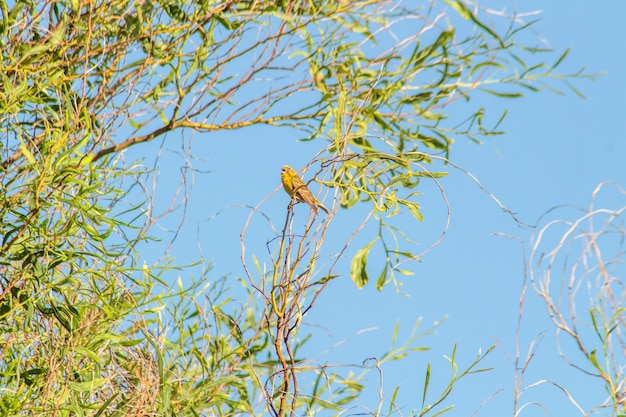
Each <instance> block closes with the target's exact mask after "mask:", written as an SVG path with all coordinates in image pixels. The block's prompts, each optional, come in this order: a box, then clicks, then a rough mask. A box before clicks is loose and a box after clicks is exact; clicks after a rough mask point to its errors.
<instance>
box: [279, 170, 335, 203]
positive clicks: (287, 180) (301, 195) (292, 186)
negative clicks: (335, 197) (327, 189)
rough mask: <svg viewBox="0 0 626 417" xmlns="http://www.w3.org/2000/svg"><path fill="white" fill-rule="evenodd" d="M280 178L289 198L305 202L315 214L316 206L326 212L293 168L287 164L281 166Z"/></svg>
mask: <svg viewBox="0 0 626 417" xmlns="http://www.w3.org/2000/svg"><path fill="white" fill-rule="evenodd" d="M280 179H281V180H282V181H283V187H284V188H285V191H286V192H287V194H289V195H290V196H291V198H293V199H294V200H296V201H298V202H305V203H307V204H308V205H309V206H311V209H312V210H313V211H314V212H315V214H317V208H318V207H319V208H321V209H322V210H324V211H325V212H326V214H328V209H327V208H326V207H324V205H323V204H322V203H320V202H319V201H317V198H315V197H314V196H313V194H311V190H309V187H307V186H306V184H305V183H304V181H302V179H301V178H300V177H299V176H298V174H297V173H296V171H294V170H293V168H291V167H290V166H288V165H285V166H283V169H282V170H281V171H280Z"/></svg>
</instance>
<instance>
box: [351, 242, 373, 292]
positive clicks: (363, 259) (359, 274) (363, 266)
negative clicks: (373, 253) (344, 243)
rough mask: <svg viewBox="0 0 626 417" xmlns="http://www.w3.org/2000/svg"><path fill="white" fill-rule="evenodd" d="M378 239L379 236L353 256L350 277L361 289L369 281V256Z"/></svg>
mask: <svg viewBox="0 0 626 417" xmlns="http://www.w3.org/2000/svg"><path fill="white" fill-rule="evenodd" d="M377 240H378V237H377V238H375V239H374V240H372V241H371V242H370V243H368V244H367V245H366V246H365V247H363V248H361V249H360V250H359V251H358V252H357V253H356V255H354V258H352V266H351V268H350V278H352V281H354V283H355V284H356V286H357V287H358V288H359V289H361V288H363V287H364V286H365V284H367V282H368V281H369V277H368V276H367V256H368V255H369V252H370V249H372V246H374V243H376V241H377Z"/></svg>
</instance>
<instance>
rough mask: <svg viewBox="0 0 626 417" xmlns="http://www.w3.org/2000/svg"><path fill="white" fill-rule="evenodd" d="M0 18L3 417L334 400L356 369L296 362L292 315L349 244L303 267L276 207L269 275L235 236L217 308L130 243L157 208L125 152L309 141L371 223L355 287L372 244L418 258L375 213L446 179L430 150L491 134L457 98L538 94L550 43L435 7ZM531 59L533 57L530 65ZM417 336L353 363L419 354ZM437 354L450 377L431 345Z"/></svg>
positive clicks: (231, 5)
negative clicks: (235, 273) (259, 140)
mask: <svg viewBox="0 0 626 417" xmlns="http://www.w3.org/2000/svg"><path fill="white" fill-rule="evenodd" d="M0 9H1V12H2V20H1V21H0V37H1V41H2V45H3V47H2V49H1V51H2V71H1V74H2V82H1V84H0V92H1V94H0V108H1V109H2V112H1V114H2V116H0V117H1V119H0V120H1V126H2V132H3V134H4V138H5V139H4V140H3V141H2V143H1V144H0V147H1V148H0V150H1V151H2V161H1V162H0V166H1V167H2V173H1V176H2V188H1V192H2V201H3V204H2V205H1V207H0V216H1V219H2V223H1V224H0V227H1V229H2V236H3V240H2V246H1V247H0V277H1V278H0V280H1V294H0V326H1V329H2V345H1V348H2V356H1V357H0V365H1V369H2V373H1V374H0V381H1V382H0V387H1V388H2V390H1V391H0V412H1V413H2V415H7V416H8V415H37V416H45V415H55V416H56V415H68V416H69V415H110V416H122V415H190V416H197V415H235V414H244V415H261V414H264V413H269V414H271V415H281V416H282V415H287V414H289V415H295V414H311V415H314V414H315V413H317V412H320V411H323V410H326V411H327V412H336V413H339V412H341V410H346V409H348V408H349V407H351V406H353V405H354V404H357V403H358V397H359V394H360V392H361V390H362V384H361V379H360V378H362V377H354V376H351V375H343V374H341V373H340V372H339V371H337V372H334V371H332V370H331V369H329V368H326V367H325V366H322V365H320V366H313V365H311V364H307V363H305V362H302V361H301V359H299V357H298V354H297V353H298V348H299V347H300V346H301V344H302V341H303V339H306V337H305V336H303V335H301V334H300V333H299V331H300V329H299V322H300V320H301V318H302V316H303V315H304V314H306V313H307V311H309V310H310V309H311V308H314V306H315V301H316V300H317V299H318V298H319V297H320V296H322V294H323V291H324V289H325V288H326V287H327V286H328V285H330V284H331V283H332V280H333V278H335V277H336V273H335V266H336V265H337V264H338V263H339V262H341V261H342V260H343V256H342V255H343V254H344V253H345V248H347V247H348V246H349V245H350V243H351V242H352V239H350V240H348V241H346V242H344V243H343V245H344V246H343V247H344V249H343V250H341V251H340V252H339V253H338V255H337V257H336V261H335V262H334V263H333V264H332V265H330V266H329V267H327V268H326V270H323V271H321V270H319V269H318V266H317V263H316V261H317V257H318V255H319V250H320V247H321V245H322V244H323V242H324V241H325V238H326V237H327V236H328V233H330V231H329V229H328V225H329V224H331V222H330V221H327V222H325V223H323V224H321V225H318V226H315V227H314V226H313V225H314V223H313V222H309V223H308V225H307V226H305V227H304V229H303V230H296V226H295V225H294V223H293V216H292V214H293V212H292V211H291V210H289V211H288V212H287V215H286V217H285V219H284V223H282V227H279V228H278V229H277V230H278V233H277V235H278V238H277V240H276V241H275V243H276V244H275V245H274V246H272V248H271V254H270V262H269V263H270V264H271V268H269V270H264V269H263V268H262V267H261V266H260V265H261V263H259V262H258V259H257V256H259V255H258V254H257V253H256V251H257V248H249V247H248V246H247V244H246V241H245V236H246V234H245V232H246V231H247V225H246V226H245V227H244V232H243V234H242V250H243V253H242V262H243V266H244V268H245V271H246V275H245V276H244V277H242V279H241V280H239V281H238V282H240V283H241V285H242V287H243V288H245V289H246V291H247V294H248V296H247V298H245V299H235V298H233V297H232V296H231V295H230V287H229V285H231V284H228V283H226V281H225V280H224V281H222V282H221V285H211V286H207V285H205V284H204V278H205V276H206V274H207V273H208V272H207V270H208V268H206V265H205V269H204V273H203V276H201V277H199V278H197V277H196V278H193V277H188V278H186V279H185V282H186V283H187V284H185V285H183V284H182V283H181V282H172V280H171V278H169V275H168V273H169V272H170V271H172V270H179V269H181V268H183V266H182V265H176V264H174V263H173V261H171V260H170V258H169V255H171V254H170V253H168V252H166V253H165V254H164V258H163V260H161V261H159V262H158V263H156V264H153V265H147V264H141V261H140V255H141V253H139V252H138V251H137V248H138V247H139V246H140V245H141V244H150V242H152V240H151V239H152V238H153V235H152V227H153V226H154V224H155V219H157V218H163V217H164V216H175V215H176V214H177V213H176V211H175V210H171V209H169V208H168V209H165V210H164V211H163V212H155V210H154V205H153V204H152V201H151V199H150V196H149V193H146V194H145V195H144V198H145V201H137V196H138V195H141V191H140V190H141V189H142V188H141V187H142V186H143V184H144V182H143V181H144V180H145V179H146V178H147V177H148V176H149V175H150V174H151V171H150V170H149V169H146V168H144V165H142V164H135V163H134V162H133V161H128V162H127V161H126V160H125V159H124V155H125V153H124V151H125V150H128V149H129V148H131V147H133V148H134V147H137V146H145V144H146V143H147V142H150V141H153V140H155V139H157V138H160V139H161V140H163V143H169V142H171V141H175V142H177V141H179V140H180V138H181V136H182V135H184V134H186V133H187V132H190V131H192V132H206V133H208V134H211V135H212V134H214V133H215V132H219V131H224V130H230V129H240V128H249V127H251V126H259V125H266V126H270V127H273V128H278V127H284V128H291V129H296V130H297V131H299V132H301V137H302V138H303V139H306V140H316V141H318V142H319V143H320V148H319V149H320V150H319V153H318V154H317V155H315V156H312V157H311V164H310V166H309V167H315V168H314V169H313V170H309V171H308V172H307V174H308V175H307V176H308V177H312V176H313V175H311V174H312V173H315V177H316V178H317V179H318V181H319V182H321V183H322V184H324V185H326V186H327V189H328V190H330V191H329V192H333V193H334V194H333V199H334V200H333V201H334V205H333V207H332V210H334V211H335V212H336V211H337V210H339V209H340V208H341V209H351V208H352V207H354V206H355V205H357V204H361V203H367V204H370V205H371V215H370V216H369V217H368V218H367V219H366V221H365V222H364V224H363V225H362V227H364V226H365V224H366V223H367V222H375V223H376V224H377V226H378V230H379V234H378V236H377V237H376V239H374V240H373V241H372V242H370V243H369V244H367V245H366V246H365V247H363V248H362V249H360V250H359V251H358V252H357V254H356V256H355V257H354V258H353V259H352V263H351V265H352V268H351V270H352V272H351V275H352V279H353V280H354V282H355V284H356V285H358V286H364V285H367V284H368V282H369V273H368V269H367V264H368V262H367V261H368V257H370V256H373V255H372V253H374V252H373V251H377V252H375V253H376V256H382V257H383V258H384V259H385V260H386V266H385V268H384V270H383V271H382V272H381V273H380V274H379V275H378V278H377V280H376V286H377V288H379V289H380V288H382V287H383V286H385V285H387V284H389V283H397V282H399V280H400V279H401V278H398V276H400V277H402V275H403V274H406V273H407V271H405V270H403V269H402V268H401V265H402V264H403V263H406V262H408V261H411V260H414V259H417V258H419V256H420V254H419V253H415V252H414V249H413V247H412V245H411V237H410V236H406V235H405V234H403V232H402V230H401V229H400V228H399V226H398V224H397V223H394V218H393V215H395V214H397V213H398V212H399V211H402V210H405V211H407V212H408V213H410V214H411V215H412V216H413V218H414V219H415V220H416V221H421V220H423V216H422V213H421V211H420V206H419V204H418V203H417V202H416V201H415V197H416V196H417V195H419V194H418V192H417V190H418V189H419V187H420V185H421V184H422V181H423V180H429V181H431V180H432V181H435V183H436V184H438V183H437V178H439V177H441V176H443V175H445V172H443V169H444V168H443V166H442V164H441V163H440V162H441V161H444V162H445V161H447V160H448V157H449V155H450V149H451V146H452V144H453V142H454V139H455V138H456V137H458V136H462V137H468V138H470V139H472V140H475V141H476V142H479V141H480V140H481V139H482V138H484V137H488V136H490V135H497V134H499V133H501V132H499V131H498V126H499V123H500V121H501V120H502V118H503V117H504V115H505V113H506V112H503V113H502V114H499V115H497V116H496V117H495V119H494V120H496V121H495V122H494V123H493V124H491V125H489V124H488V123H487V120H488V119H487V118H486V116H485V114H486V111H485V109H482V108H481V109H471V108H469V107H468V106H465V105H462V104H463V103H467V102H469V101H470V99H471V98H472V97H473V96H474V95H475V94H476V93H480V92H485V93H488V94H495V95H497V96H502V97H504V98H510V97H519V96H521V94H522V92H524V91H536V90H539V89H541V88H542V87H543V86H544V84H543V83H544V80H547V81H558V79H559V77H556V76H554V75H553V71H554V70H555V68H556V67H557V65H558V64H559V63H560V62H561V61H562V59H563V58H564V57H565V55H566V53H564V54H562V55H560V56H559V57H556V56H554V55H553V54H552V51H547V50H542V49H539V48H536V47H532V46H525V45H523V44H519V43H518V40H517V39H518V38H519V37H520V34H521V33H524V31H525V30H526V29H527V28H528V26H530V25H531V24H532V23H533V22H529V23H520V19H519V18H518V17H517V16H514V15H512V16H508V17H497V18H496V17H495V16H490V15H489V10H488V9H482V8H480V7H478V6H471V7H470V6H468V5H467V4H466V3H463V2H461V1H452V0H446V1H443V2H441V3H432V4H423V5H414V6H409V5H404V4H403V3H400V2H395V1H374V0H361V1H350V2H348V1H334V2H325V1H276V2H271V1H253V2H236V1H224V2H216V1H209V0H198V1H191V2H178V1H175V0H167V1H161V2H156V3H155V2H149V1H141V0H137V1H121V0H110V1H100V2H77V1H56V0H48V1H44V2H32V1H27V0H24V1H20V0H17V1H12V2H7V1H2V2H0ZM492 17H494V18H496V23H493V24H492V23H487V22H488V21H490V19H491V18H492ZM544 53H548V55H547V57H548V58H546V59H551V60H553V61H554V63H553V64H551V65H547V64H544V63H543V58H540V60H539V61H537V56H539V57H542V55H543V54H544ZM550 85H551V86H552V84H550ZM452 109H454V110H455V111H454V114H462V115H463V116H462V117H460V118H459V117H452V114H453V112H452ZM185 152H188V153H189V154H191V151H189V150H185ZM151 157H153V158H152V160H153V161H154V163H155V164H158V161H159V159H158V155H152V156H151ZM149 158H150V157H149ZM438 162H439V163H438ZM444 196H445V195H444ZM259 207H260V206H259ZM259 207H256V208H254V209H253V210H252V211H251V216H257V215H259V213H260V211H259ZM331 218H332V214H331ZM180 221H181V222H182V221H184V218H182V219H180ZM318 224H319V223H318ZM362 227H361V228H359V229H358V230H362ZM249 253H254V255H249ZM183 270H184V269H183ZM398 274H399V275H398ZM314 277H316V278H314ZM319 277H321V278H319ZM418 337H419V334H417V333H416V334H415V336H414V338H412V339H411V340H410V341H409V342H407V344H404V345H402V346H401V347H400V348H392V349H390V351H389V353H388V354H387V355H385V356H383V357H381V358H379V362H378V363H376V364H375V366H378V365H379V364H380V363H381V362H384V361H387V360H397V359H400V358H401V357H402V356H403V355H404V354H406V353H407V352H408V351H410V350H414V349H420V348H419V347H415V346H414V343H413V342H414V341H415V339H417V338H418ZM481 358H482V356H481V357H479V358H478V359H477V360H476V362H473V363H470V364H469V365H467V366H466V367H465V368H464V369H465V370H464V371H457V373H455V374H454V376H453V377H452V378H451V380H450V385H449V386H448V387H447V388H446V389H445V390H444V391H443V392H442V393H441V394H439V395H436V396H435V397H434V399H431V397H430V394H429V391H428V381H429V375H427V376H426V382H425V389H424V398H423V401H422V404H421V411H417V412H416V414H417V415H428V414H430V415H435V414H436V413H437V412H438V411H437V410H438V409H439V408H438V407H441V406H442V404H443V402H444V400H446V397H447V396H448V394H449V393H450V391H451V390H452V388H453V386H454V384H455V383H456V381H457V380H458V379H459V378H461V377H464V376H466V375H468V374H469V373H471V372H475V371H477V370H478V369H479V368H478V366H479V362H480V359H481ZM451 362H452V363H451V365H452V367H453V369H455V370H456V369H458V364H456V363H455V359H454V354H452V356H451ZM303 378H312V379H313V380H314V383H312V384H308V385H306V386H303V384H302V383H301V381H303V380H304V379H303ZM331 387H332V389H330V388H331ZM427 394H429V395H427ZM393 406H394V405H393V395H392V400H391V404H388V408H389V413H392V412H393V411H394V409H393ZM382 407H383V400H382V399H381V402H380V405H379V408H378V410H372V411H371V412H372V413H373V414H376V415H380V414H382V413H383V411H382ZM442 410H446V408H443V409H442Z"/></svg>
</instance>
